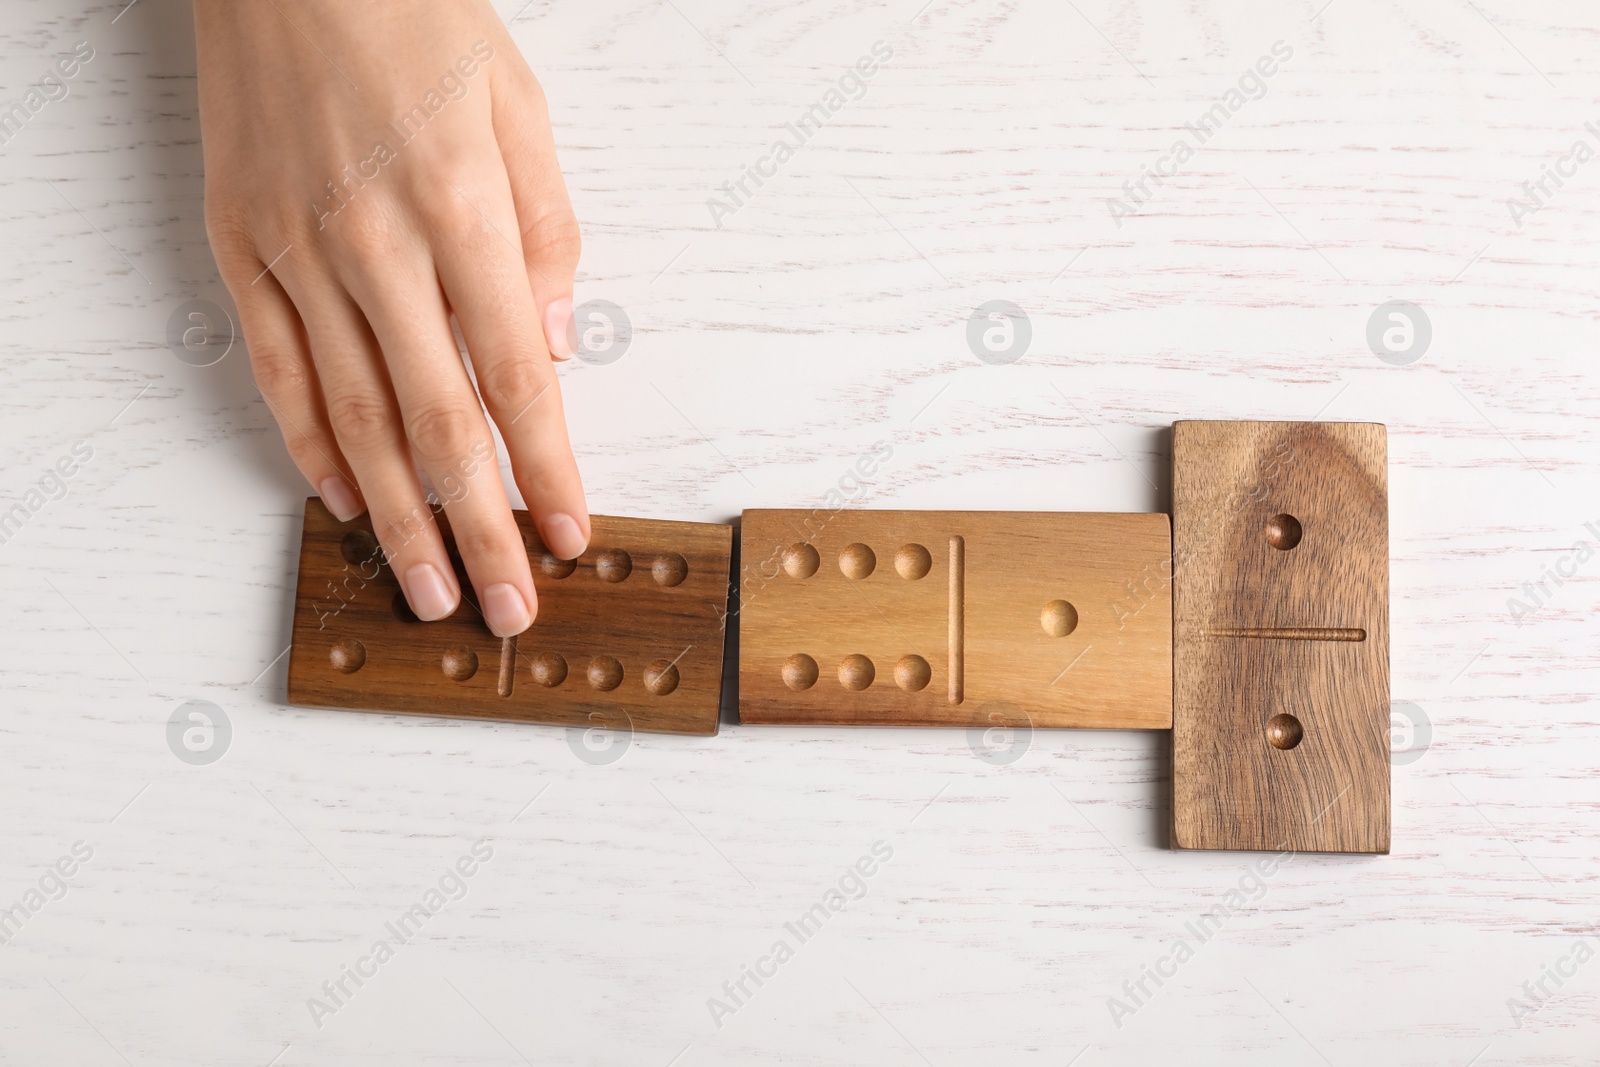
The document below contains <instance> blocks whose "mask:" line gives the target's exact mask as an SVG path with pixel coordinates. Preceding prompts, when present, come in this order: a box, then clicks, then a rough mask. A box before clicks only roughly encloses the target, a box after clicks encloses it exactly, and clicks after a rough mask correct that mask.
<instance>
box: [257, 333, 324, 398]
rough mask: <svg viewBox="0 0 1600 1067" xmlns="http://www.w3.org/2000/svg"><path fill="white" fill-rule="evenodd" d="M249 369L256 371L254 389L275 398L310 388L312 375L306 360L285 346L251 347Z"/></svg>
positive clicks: (290, 395)
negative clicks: (252, 348)
mask: <svg viewBox="0 0 1600 1067" xmlns="http://www.w3.org/2000/svg"><path fill="white" fill-rule="evenodd" d="M250 369H251V371H252V372H253V373H254V374H255V379H256V388H257V389H260V390H261V393H262V395H263V396H268V397H271V398H272V399H273V400H274V401H278V400H281V399H284V398H287V397H292V396H294V395H296V394H299V393H304V392H306V391H307V390H309V389H310V387H311V374H310V371H309V370H308V368H307V367H306V363H305V360H303V359H301V358H300V354H299V353H297V352H293V351H290V350H288V349H285V348H279V347H276V346H274V347H270V348H260V349H254V350H252V351H251V353H250Z"/></svg>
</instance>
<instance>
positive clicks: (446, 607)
mask: <svg viewBox="0 0 1600 1067" xmlns="http://www.w3.org/2000/svg"><path fill="white" fill-rule="evenodd" d="M406 602H407V603H409V604H410V605H411V610H412V611H414V612H416V614H417V618H419V619H421V620H422V621H423V622H433V621H434V620H436V619H442V618H444V617H445V616H447V615H449V614H450V613H451V612H453V611H455V610H456V594H455V593H453V592H451V590H450V586H449V585H447V584H445V580H444V575H442V574H440V573H439V568H437V567H435V566H434V565H433V564H431V563H418V564H416V565H414V566H413V567H412V568H411V569H410V570H408V571H406Z"/></svg>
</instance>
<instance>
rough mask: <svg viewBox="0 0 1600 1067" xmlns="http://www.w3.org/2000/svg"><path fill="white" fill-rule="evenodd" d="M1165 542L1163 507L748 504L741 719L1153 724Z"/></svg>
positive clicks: (743, 541)
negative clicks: (1154, 577)
mask: <svg viewBox="0 0 1600 1067" xmlns="http://www.w3.org/2000/svg"><path fill="white" fill-rule="evenodd" d="M1170 552H1171V546H1170V541H1169V537H1168V523H1167V517H1166V516H1165V515H1150V514H1142V515H1141V514H1123V515H1117V514H1071V513H1031V512H981V511H974V512H959V511H840V512H819V511H803V510H781V509H761V510H751V511H746V512H745V513H744V521H743V526H742V529H741V534H740V560H741V562H740V571H741V574H740V581H739V597H740V599H739V642H740V644H739V648H740V652H739V717H740V720H741V721H743V722H746V723H810V724H814V725H835V726H838V725H857V726H860V725H903V726H951V725H965V726H984V727H988V726H990V725H994V724H1005V725H1023V724H1026V725H1032V726H1040V727H1049V726H1084V727H1103V728H1133V729H1164V728H1166V727H1168V726H1170V725H1171V723H1172V655H1171V649H1172V616H1171V594H1170V586H1169V585H1167V584H1166V583H1164V582H1163V583H1149V588H1148V589H1147V588H1145V584H1146V579H1147V578H1148V576H1149V575H1150V574H1152V573H1153V572H1154V571H1156V570H1158V569H1159V567H1160V565H1161V564H1162V562H1163V561H1165V560H1166V559H1167V558H1168V556H1169V555H1170ZM1130 591H1137V592H1138V594H1139V595H1138V597H1137V599H1135V598H1134V597H1133V593H1132V592H1130Z"/></svg>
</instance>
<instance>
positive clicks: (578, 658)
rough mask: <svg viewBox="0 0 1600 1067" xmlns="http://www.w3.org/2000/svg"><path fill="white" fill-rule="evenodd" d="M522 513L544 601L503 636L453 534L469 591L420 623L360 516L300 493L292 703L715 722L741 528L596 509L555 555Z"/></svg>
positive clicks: (636, 724)
mask: <svg viewBox="0 0 1600 1067" xmlns="http://www.w3.org/2000/svg"><path fill="white" fill-rule="evenodd" d="M514 514H515V516H516V520H517V523H518V525H519V526H520V527H521V529H522V534H523V540H524V543H525V544H526V546H527V548H528V552H529V561H530V562H531V563H532V565H533V578H534V586H535V587H536V589H537V590H538V594H539V611H538V618H537V619H536V620H535V621H534V624H533V627H532V628H531V629H529V630H528V631H527V632H525V633H523V634H521V635H520V636H519V637H516V638H510V639H506V640H505V641H502V640H501V639H500V638H498V637H495V636H494V635H493V634H491V633H490V632H489V630H488V628H487V627H486V626H485V625H484V623H483V618H482V616H481V614H480V613H479V612H478V609H477V605H476V603H475V601H474V600H473V599H472V596H473V594H472V587H471V584H470V583H469V582H468V581H467V579H466V577H465V572H464V571H463V569H462V568H461V564H460V560H459V558H457V557H456V556H455V550H454V544H453V542H451V541H450V539H449V535H448V530H446V531H445V532H446V541H447V544H448V545H449V547H450V549H451V554H452V558H453V559H455V563H456V573H457V577H458V579H459V580H460V583H461V588H462V590H463V594H464V599H463V602H462V604H461V607H460V608H459V609H457V611H456V613H455V614H454V615H453V616H451V617H450V618H448V619H443V620H440V621H438V622H427V623H424V622H418V621H417V619H416V616H414V615H412V614H411V612H410V610H409V609H408V608H407V607H406V603H405V598H404V596H403V595H402V594H401V592H400V586H399V583H398V582H397V581H396V579H395V577H394V575H393V574H392V573H390V570H389V567H388V566H387V564H385V563H383V561H382V554H381V553H380V552H379V551H378V542H377V539H376V538H375V537H374V536H373V533H372V527H371V525H370V523H369V522H368V520H367V518H366V516H362V517H361V518H358V519H356V520H354V521H352V522H343V523H342V522H339V521H338V520H337V519H335V518H334V517H333V516H332V515H331V514H329V512H328V510H327V509H326V508H325V507H324V506H323V505H322V502H321V501H320V500H318V499H316V498H312V499H310V500H308V501H306V511H305V525H304V532H303V534H302V539H301V544H300V578H299V584H298V588H297V590H296V595H295V614H294V637H293V644H292V647H291V649H290V653H289V702H290V703H291V704H300V705H308V706H313V707H329V708H350V709H357V710H370V711H397V712H414V713H420V714H426V715H449V716H460V717H466V718H478V719H511V720H517V721H523V722H540V723H555V724H566V725H573V726H590V725H603V726H606V727H608V728H611V729H620V728H623V727H628V728H631V729H635V730H644V731H658V732H667V733H686V734H714V733H716V732H717V716H718V707H719V704H720V697H721V692H722V651H723V635H724V623H725V615H726V612H727V602H728V567H729V558H730V555H731V552H732V547H733V530H732V527H729V526H722V525H716V524H711V523H693V522H662V521H656V520H650V519H628V518H612V517H606V516H601V515H596V516H594V517H593V535H592V537H591V540H590V547H589V550H588V551H587V552H585V553H584V554H583V555H582V556H581V557H580V558H578V559H577V560H559V559H556V558H555V557H554V556H552V555H550V554H548V553H547V552H546V551H545V549H544V545H543V544H542V543H541V542H540V541H539V536H538V533H537V531H536V530H535V528H534V525H533V522H532V520H531V519H530V518H529V517H528V515H527V513H526V512H520V511H519V512H515V513H514Z"/></svg>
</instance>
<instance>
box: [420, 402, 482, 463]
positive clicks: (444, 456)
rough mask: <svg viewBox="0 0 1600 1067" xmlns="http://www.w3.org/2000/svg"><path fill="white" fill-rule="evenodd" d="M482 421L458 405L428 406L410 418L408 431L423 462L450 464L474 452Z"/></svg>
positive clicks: (475, 414)
mask: <svg viewBox="0 0 1600 1067" xmlns="http://www.w3.org/2000/svg"><path fill="white" fill-rule="evenodd" d="M481 421H482V420H481V419H480V418H479V417H478V415H477V413H476V412H474V411H469V410H467V409H466V408H465V407H462V406H461V405H458V404H448V403H446V404H429V405H427V406H425V407H423V408H421V409H419V410H418V411H417V412H416V414H414V415H413V416H412V417H411V420H410V425H409V426H408V427H407V432H408V434H409V436H410V438H411V443H412V444H413V445H414V446H415V447H416V449H417V453H418V455H419V456H420V457H421V458H422V459H423V460H424V462H428V461H433V462H440V461H451V460H455V459H457V458H459V457H462V456H465V455H467V453H468V452H470V451H471V450H472V446H473V444H475V443H476V442H477V441H478V439H479V438H480V437H481V436H482V431H481V430H480V429H479V423H480V422H481Z"/></svg>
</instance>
